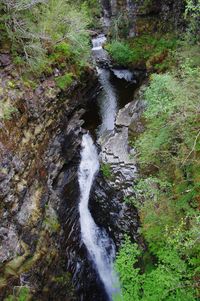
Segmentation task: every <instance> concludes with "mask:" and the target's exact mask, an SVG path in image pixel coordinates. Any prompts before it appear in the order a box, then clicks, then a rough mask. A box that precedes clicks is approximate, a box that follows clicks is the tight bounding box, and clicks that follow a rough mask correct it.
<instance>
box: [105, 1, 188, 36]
mask: <svg viewBox="0 0 200 301" xmlns="http://www.w3.org/2000/svg"><path fill="white" fill-rule="evenodd" d="M107 7H109V6H108V4H107ZM110 11H111V12H110V15H112V16H113V17H114V18H115V19H116V18H118V19H119V20H120V19H121V18H122V15H124V22H126V23H127V19H128V20H129V28H130V31H129V35H130V36H135V35H140V34H142V33H152V32H156V31H163V32H169V31H172V30H177V29H180V28H181V27H183V26H184V21H183V12H184V1H183V0H178V1H175V0H164V1H159V0H127V1H123V0H112V1H111V0H110ZM122 26H123V25H122Z"/></svg>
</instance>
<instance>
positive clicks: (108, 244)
mask: <svg viewBox="0 0 200 301" xmlns="http://www.w3.org/2000/svg"><path fill="white" fill-rule="evenodd" d="M105 41H106V38H105V36H104V35H100V36H98V37H96V38H94V39H93V41H92V42H93V48H92V52H93V57H94V60H95V61H96V65H97V73H98V78H99V83H100V86H101V90H100V93H99V94H98V97H97V99H96V103H95V106H92V110H91V111H90V110H88V112H87V113H86V115H85V120H89V121H90V120H95V119H96V121H95V122H94V123H93V125H92V126H91V128H92V129H94V127H95V131H96V135H95V136H96V137H97V138H99V137H100V136H101V135H103V134H104V133H106V132H108V131H113V130H114V127H115V117H116V114H117V111H118V110H119V108H120V107H122V106H123V105H124V104H126V103H128V102H129V101H131V100H132V99H131V97H132V95H133V91H134V90H135V87H136V81H135V79H134V74H133V73H132V72H131V71H129V70H125V69H111V68H109V67H108V66H107V65H106V61H107V60H108V56H107V53H106V51H104V49H103V47H102V46H103V44H104V43H105ZM102 63H103V64H104V65H102ZM92 115H93V118H92ZM95 117H96V118H95ZM86 124H87V128H90V127H89V126H88V124H89V123H87V122H86ZM99 165H100V164H99V158H98V152H97V149H96V146H95V143H94V141H93V139H92V137H91V135H90V133H89V132H88V133H87V134H84V135H83V137H82V149H81V162H80V166H79V172H78V182H79V188H80V199H79V213H80V226H81V239H82V241H83V243H84V245H85V247H86V249H87V252H88V259H89V260H90V261H91V262H92V264H93V266H94V268H95V270H96V272H97V274H98V276H99V278H100V280H101V282H102V284H103V287H104V289H105V292H106V295H107V300H109V301H112V300H113V296H114V295H115V294H120V284H119V280H118V277H117V274H116V273H115V271H114V268H113V263H114V259H115V255H116V254H115V253H116V251H115V245H114V242H113V241H112V239H111V238H110V237H109V235H108V233H106V231H105V230H104V229H101V228H100V227H98V226H97V225H96V223H95V221H94V219H93V217H92V215H91V213H90V211H89V200H90V192H91V188H92V185H93V182H94V180H95V176H96V175H97V174H98V171H99ZM107 300H105V301H107ZM94 301H95V300H94Z"/></svg>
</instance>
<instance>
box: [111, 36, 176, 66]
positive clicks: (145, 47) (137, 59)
mask: <svg viewBox="0 0 200 301" xmlns="http://www.w3.org/2000/svg"><path fill="white" fill-rule="evenodd" d="M176 44H177V39H176V38H175V37H173V36H170V35H166V36H165V37H161V36H159V35H158V36H152V35H149V34H143V35H141V36H139V37H135V38H132V39H129V40H128V41H127V42H124V41H123V40H121V41H118V40H113V41H111V42H110V43H109V44H107V45H106V49H107V50H108V52H109V54H110V55H111V57H112V58H113V60H114V61H115V62H116V63H118V64H120V65H124V66H127V65H131V64H132V65H134V64H141V65H144V66H146V67H147V68H148V69H152V68H154V70H160V69H161V70H162V71H163V70H165V69H166V68H167V67H168V65H167V64H166V58H167V57H168V55H169V51H170V50H172V49H175V47H176ZM164 61H165V62H164Z"/></svg>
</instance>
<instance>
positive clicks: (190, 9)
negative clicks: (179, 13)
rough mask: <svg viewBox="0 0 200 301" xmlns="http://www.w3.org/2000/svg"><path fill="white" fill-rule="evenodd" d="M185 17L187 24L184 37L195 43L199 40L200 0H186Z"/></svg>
mask: <svg viewBox="0 0 200 301" xmlns="http://www.w3.org/2000/svg"><path fill="white" fill-rule="evenodd" d="M185 17H186V19H187V20H188V23H189V25H188V30H187V35H186V37H187V39H188V40H189V41H190V42H193V43H197V42H198V41H199V40H200V38H199V36H200V29H199V28H200V0H197V1H195V0H186V9H185Z"/></svg>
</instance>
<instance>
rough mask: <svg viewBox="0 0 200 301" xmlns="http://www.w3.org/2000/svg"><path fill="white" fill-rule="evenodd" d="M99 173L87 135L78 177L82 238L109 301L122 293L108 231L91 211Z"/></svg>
mask: <svg viewBox="0 0 200 301" xmlns="http://www.w3.org/2000/svg"><path fill="white" fill-rule="evenodd" d="M98 170H99V160H98V154H97V150H96V147H95V145H94V143H93V140H92V138H91V136H90V135H89V134H85V135H83V138H82V151H81V162H80V166H79V173H78V180H79V187H80V203H79V212H80V225H81V236H82V240H83V242H84V244H85V246H86V248H87V250H88V253H89V256H90V259H91V260H92V261H93V263H94V266H95V268H96V270H97V272H98V274H99V276H100V279H101V280H102V283H103V284H104V287H105V290H106V292H107V295H108V297H109V300H112V296H113V295H115V294H119V292H120V289H119V282H118V279H117V276H116V274H115V272H114V270H113V261H114V258H115V246H114V243H113V241H112V239H110V238H109V236H108V235H107V233H106V231H105V230H102V229H100V228H99V227H98V226H97V225H96V224H95V222H94V220H93V218H92V215H91V213H90V211H89V208H88V202H89V197H90V191H91V187H92V184H93V181H94V178H95V175H96V174H97V172H98Z"/></svg>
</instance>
